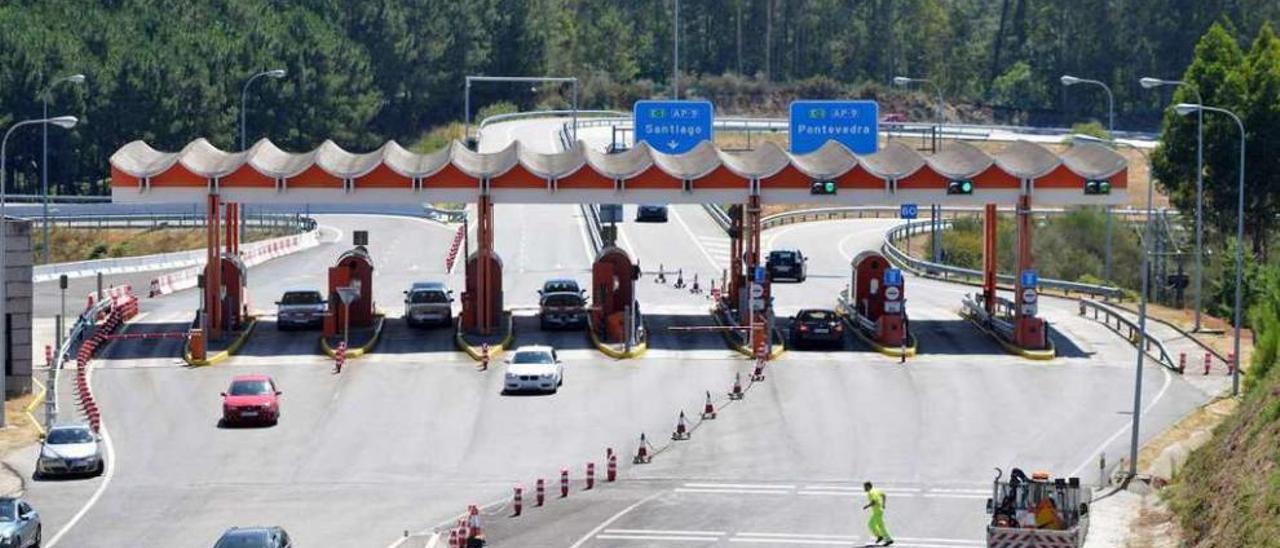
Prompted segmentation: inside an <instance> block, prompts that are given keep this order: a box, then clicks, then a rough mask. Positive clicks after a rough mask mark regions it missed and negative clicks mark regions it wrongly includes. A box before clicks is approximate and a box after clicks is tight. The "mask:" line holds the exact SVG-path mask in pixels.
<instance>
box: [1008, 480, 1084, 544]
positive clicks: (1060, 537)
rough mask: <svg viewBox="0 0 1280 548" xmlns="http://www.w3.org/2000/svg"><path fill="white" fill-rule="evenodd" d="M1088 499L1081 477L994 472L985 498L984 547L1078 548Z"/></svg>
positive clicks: (1081, 538)
mask: <svg viewBox="0 0 1280 548" xmlns="http://www.w3.org/2000/svg"><path fill="white" fill-rule="evenodd" d="M1091 502H1092V494H1091V493H1090V491H1089V490H1088V489H1086V488H1082V487H1081V485H1080V478H1053V477H1050V475H1049V473H1047V472H1034V473H1032V475H1031V476H1030V477H1028V476H1027V475H1026V473H1024V472H1023V471H1022V470H1020V469H1018V468H1014V469H1012V470H1010V472H1009V477H1008V478H1007V479H1005V478H1004V472H1003V471H1002V470H1001V469H999V468H996V477H995V480H993V481H992V492H991V498H989V499H987V514H990V515H991V522H990V523H988V524H987V547H988V548H1080V547H1081V546H1084V538H1085V535H1086V534H1087V533H1088V532H1089V504H1090V503H1091Z"/></svg>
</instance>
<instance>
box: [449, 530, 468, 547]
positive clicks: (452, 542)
mask: <svg viewBox="0 0 1280 548" xmlns="http://www.w3.org/2000/svg"><path fill="white" fill-rule="evenodd" d="M449 548H465V547H464V546H463V545H462V542H461V539H459V538H458V528H456V527H455V528H453V529H449Z"/></svg>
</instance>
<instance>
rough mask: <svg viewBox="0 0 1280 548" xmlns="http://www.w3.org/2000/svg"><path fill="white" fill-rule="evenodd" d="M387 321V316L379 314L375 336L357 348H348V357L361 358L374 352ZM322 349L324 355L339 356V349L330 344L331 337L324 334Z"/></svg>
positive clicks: (321, 338) (374, 328)
mask: <svg viewBox="0 0 1280 548" xmlns="http://www.w3.org/2000/svg"><path fill="white" fill-rule="evenodd" d="M385 321H386V316H385V315H383V314H378V315H377V316H376V319H375V323H374V326H373V336H372V337H370V338H369V342H367V343H365V344H364V345H362V346H358V347H356V348H348V349H347V355H346V359H352V358H359V357H361V356H364V355H365V354H372V353H373V348H374V347H376V346H378V340H379V339H380V338H381V337H382V325H383V323H385ZM320 350H321V351H322V352H324V355H326V356H328V357H330V358H337V356H338V349H337V348H334V347H333V346H331V345H330V344H329V338H328V337H326V336H324V335H320Z"/></svg>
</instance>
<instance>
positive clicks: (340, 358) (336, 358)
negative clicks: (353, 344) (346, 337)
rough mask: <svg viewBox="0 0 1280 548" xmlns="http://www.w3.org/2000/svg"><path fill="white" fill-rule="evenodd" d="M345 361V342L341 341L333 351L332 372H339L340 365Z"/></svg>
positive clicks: (340, 369)
mask: <svg viewBox="0 0 1280 548" xmlns="http://www.w3.org/2000/svg"><path fill="white" fill-rule="evenodd" d="M346 361H347V343H346V341H342V342H339V343H338V349H337V351H335V352H334V353H333V372H334V373H341V372H342V366H343V364H344V363H346Z"/></svg>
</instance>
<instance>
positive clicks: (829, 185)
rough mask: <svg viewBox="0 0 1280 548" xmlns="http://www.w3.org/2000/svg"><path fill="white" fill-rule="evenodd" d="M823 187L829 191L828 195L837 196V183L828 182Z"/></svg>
mask: <svg viewBox="0 0 1280 548" xmlns="http://www.w3.org/2000/svg"><path fill="white" fill-rule="evenodd" d="M822 186H823V187H824V189H825V190H826V191H827V194H835V193H836V183H835V181H827V182H826V183H823V185H822Z"/></svg>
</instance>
